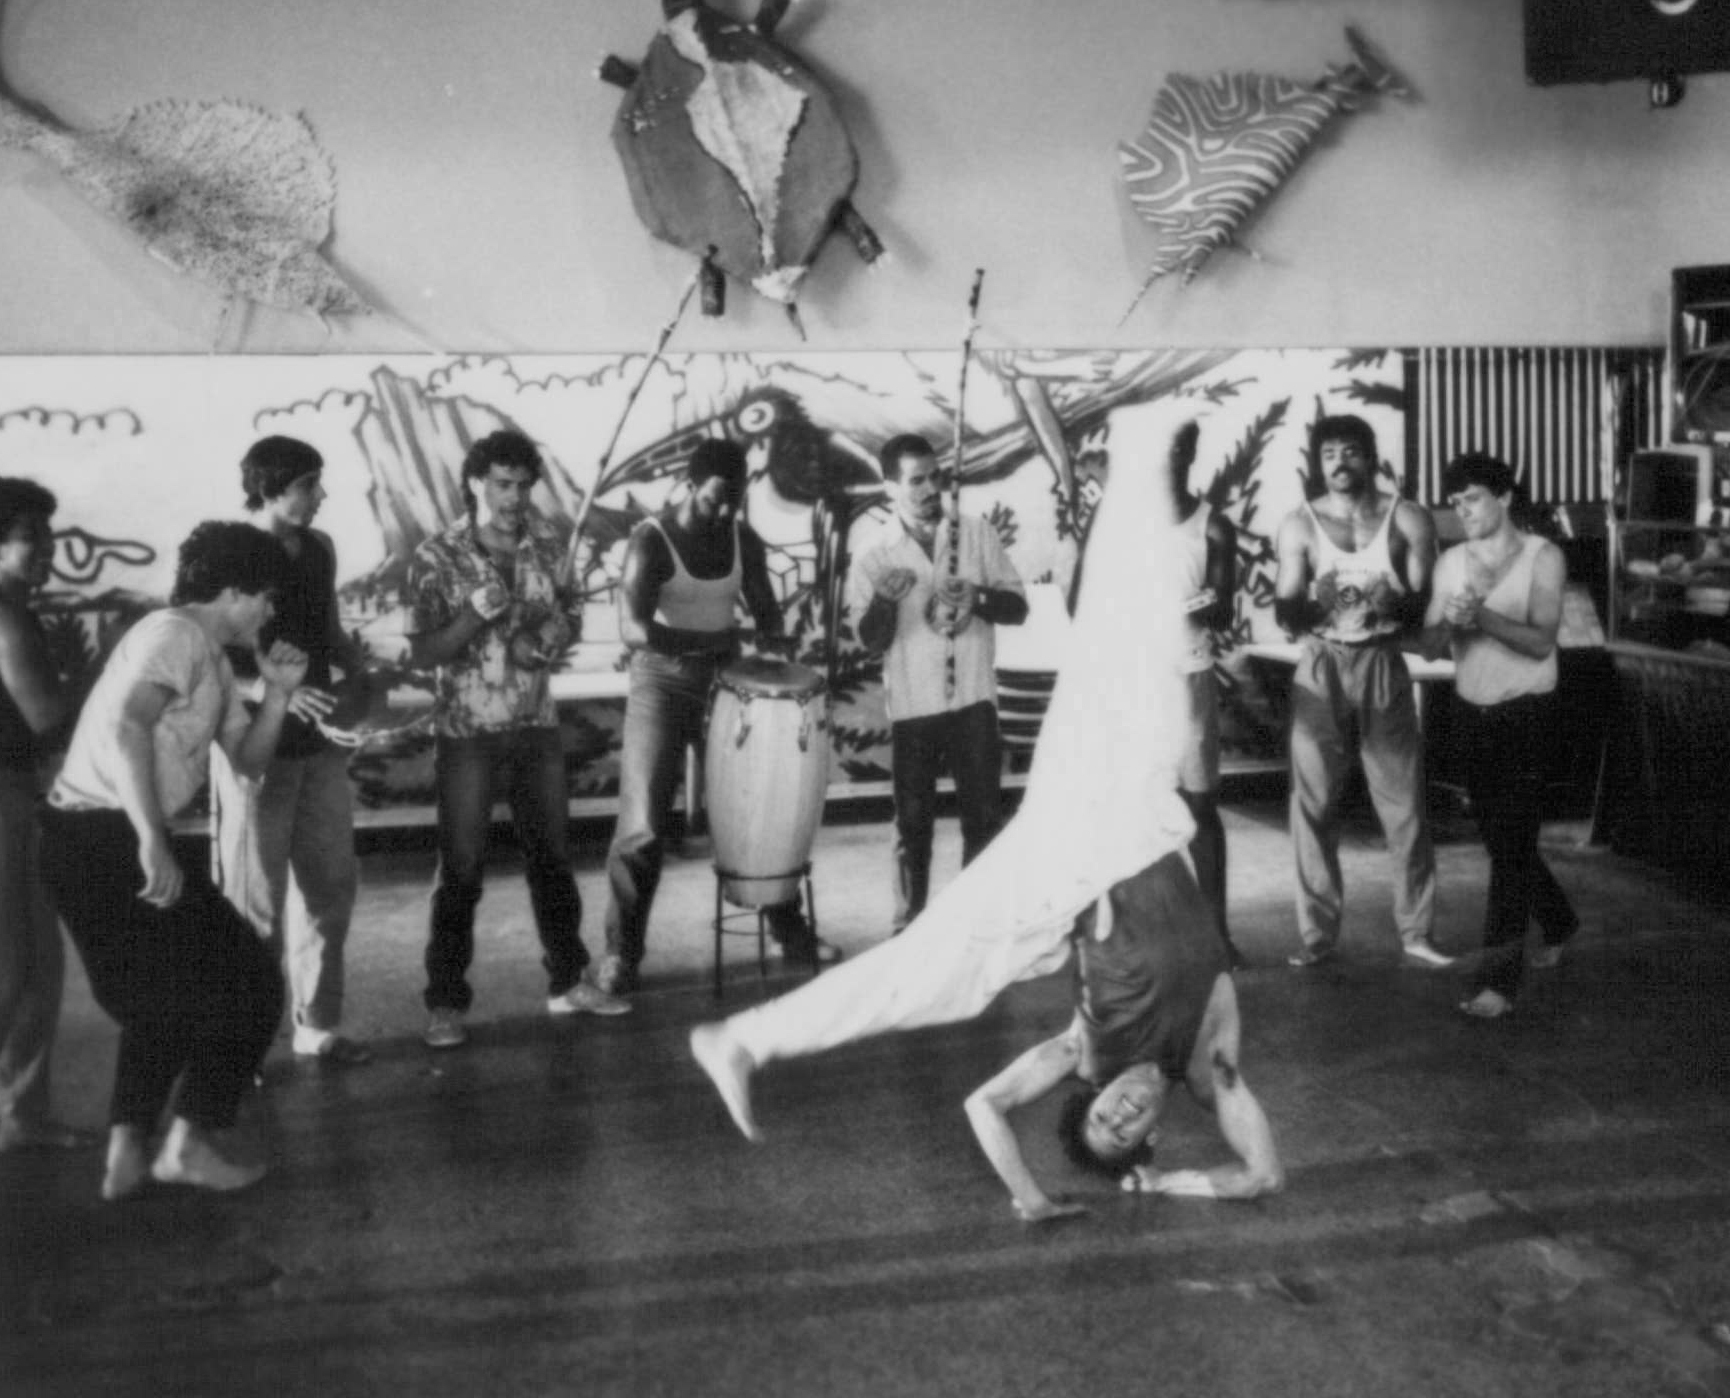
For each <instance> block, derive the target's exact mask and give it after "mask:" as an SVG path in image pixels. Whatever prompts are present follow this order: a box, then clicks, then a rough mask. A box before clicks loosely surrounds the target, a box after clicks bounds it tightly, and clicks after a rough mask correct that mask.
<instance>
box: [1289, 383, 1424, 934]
mask: <svg viewBox="0 0 1730 1398" xmlns="http://www.w3.org/2000/svg"><path fill="white" fill-rule="evenodd" d="M1310 456H1311V460H1312V462H1313V463H1314V467H1315V470H1316V472H1317V473H1318V474H1319V475H1320V477H1321V484H1322V490H1321V493H1320V494H1319V495H1316V496H1314V497H1313V498H1312V499H1310V500H1308V501H1306V502H1305V503H1304V504H1301V505H1299V506H1298V507H1297V509H1295V510H1293V511H1292V512H1291V513H1290V514H1289V515H1287V516H1286V518H1285V520H1284V521H1283V522H1282V523H1281V525H1280V529H1279V539H1278V545H1277V548H1278V556H1279V576H1278V580H1277V582H1276V584H1275V590H1274V615H1275V617H1276V618H1277V619H1278V621H1279V623H1280V625H1282V626H1283V627H1284V628H1285V629H1286V631H1287V632H1288V633H1289V634H1291V635H1293V636H1301V637H1302V650H1301V654H1300V656H1299V658H1298V663H1297V669H1296V671H1295V673H1294V674H1293V677H1292V694H1291V703H1292V725H1291V787H1292V789H1291V838H1292V848H1293V852H1294V853H1295V855H1296V860H1297V913H1298V933H1299V935H1300V936H1301V937H1302V939H1303V945H1302V947H1301V948H1300V949H1299V950H1298V951H1297V952H1296V953H1295V954H1294V955H1293V956H1292V957H1291V958H1290V960H1291V964H1292V965H1294V966H1315V965H1319V964H1320V963H1322V962H1324V961H1327V960H1330V959H1331V958H1332V957H1333V956H1334V955H1335V954H1336V950H1337V945H1338V942H1339V936H1340V916H1341V909H1342V894H1341V888H1340V862H1339V842H1340V827H1339V798H1340V789H1341V787H1342V786H1343V785H1344V782H1345V778H1346V772H1347V769H1348V766H1349V764H1350V761H1351V756H1352V749H1353V748H1354V747H1355V748H1356V750H1357V755H1358V757H1359V759H1360V761H1361V762H1362V764H1363V770H1364V777H1365V780H1366V782H1367V784H1368V786H1369V791H1370V799H1371V800H1372V801H1373V802H1374V804H1375V808H1376V814H1377V816H1378V817H1379V818H1380V820H1381V824H1382V831H1383V833H1384V834H1385V835H1386V836H1387V843H1388V859H1389V863H1390V864H1391V866H1392V872H1393V883H1394V925H1395V927H1396V929H1397V930H1398V932H1399V935H1400V942H1401V945H1402V946H1403V948H1404V951H1405V955H1406V958H1407V960H1409V961H1412V962H1414V963H1415V964H1417V965H1420V966H1426V967H1441V966H1447V965H1450V964H1452V962H1453V960H1454V958H1453V957H1451V956H1448V955H1447V954H1445V953H1444V952H1442V951H1439V950H1438V949H1437V947H1436V945H1435V942H1434V941H1433V940H1432V934H1433V932H1434V929H1435V916H1436V860H1435V852H1434V850H1433V848H1432V847H1431V844H1430V831H1429V820H1428V815H1427V812H1426V810H1425V793H1424V749H1423V734H1422V732H1421V731H1420V729H1419V727H1418V712H1417V704H1416V699H1415V696H1414V694H1413V691H1412V680H1411V675H1410V674H1409V673H1408V671H1407V669H1406V662H1405V658H1404V656H1403V655H1402V654H1401V650H1400V644H1401V638H1402V636H1405V635H1407V634H1408V633H1415V632H1416V631H1417V629H1419V628H1420V627H1421V626H1422V625H1423V618H1424V607H1425V604H1426V602H1427V599H1428V594H1429V587H1430V574H1431V572H1432V571H1433V569H1434V568H1435V563H1436V530H1435V524H1434V523H1433V522H1432V520H1431V519H1430V516H1429V513H1428V511H1426V510H1424V509H1421V508H1420V507H1419V506H1417V505H1414V504H1412V503H1410V502H1409V501H1405V500H1401V499H1400V498H1399V497H1398V496H1397V495H1393V494H1386V493H1384V492H1383V491H1382V490H1381V489H1379V488H1378V486H1377V484H1376V473H1377V471H1378V469H1379V467H1380V461H1381V458H1380V456H1379V455H1378V454H1377V450H1376V434H1375V431H1374V429H1372V428H1371V427H1370V425H1369V424H1368V423H1367V422H1365V421H1364V420H1363V419H1362V418H1360V417H1351V416H1343V417H1323V418H1321V419H1319V420H1318V421H1317V422H1316V424H1315V426H1314V427H1312V428H1311V429H1310Z"/></svg>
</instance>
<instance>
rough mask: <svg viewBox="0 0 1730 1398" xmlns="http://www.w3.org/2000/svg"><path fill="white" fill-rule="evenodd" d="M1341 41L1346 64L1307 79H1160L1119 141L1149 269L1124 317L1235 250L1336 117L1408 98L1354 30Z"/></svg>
mask: <svg viewBox="0 0 1730 1398" xmlns="http://www.w3.org/2000/svg"><path fill="white" fill-rule="evenodd" d="M1346 42H1347V43H1348V44H1349V45H1350V46H1351V51H1352V58H1351V61H1350V62H1349V63H1346V64H1344V65H1343V66H1342V65H1338V64H1330V65H1329V67H1328V70H1327V73H1326V74H1325V75H1324V76H1323V77H1322V78H1321V79H1320V80H1319V81H1317V82H1314V83H1311V84H1308V85H1304V84H1301V83H1297V82H1294V81H1292V80H1291V79H1289V78H1281V77H1270V76H1268V75H1266V74H1262V73H1220V74H1218V75H1216V76H1214V77H1211V78H1205V79H1204V78H1192V77H1188V76H1186V75H1184V74H1182V73H1173V74H1172V75H1171V76H1170V77H1169V78H1167V79H1166V83H1165V86H1164V87H1162V88H1161V89H1160V91H1159V95H1158V96H1157V97H1155V98H1154V102H1153V113H1152V115H1151V116H1150V117H1149V118H1148V121H1147V129H1146V130H1145V131H1143V132H1142V134H1141V136H1140V137H1139V138H1138V139H1137V140H1134V141H1128V142H1125V143H1123V144H1122V145H1120V146H1119V147H1118V159H1119V161H1120V163H1121V166H1122V175H1123V185H1124V189H1125V191H1126V192H1127V193H1128V195H1129V202H1130V205H1131V207H1132V208H1133V209H1134V210H1135V212H1136V215H1137V216H1138V217H1139V218H1140V219H1141V221H1142V222H1143V223H1145V224H1147V225H1148V226H1149V227H1150V228H1152V229H1153V231H1154V235H1155V244H1154V254H1153V262H1152V265H1151V266H1150V267H1149V268H1148V271H1147V275H1146V277H1145V278H1143V280H1142V283H1141V286H1140V287H1139V288H1138V289H1137V291H1136V293H1135V299H1134V300H1133V301H1131V302H1130V304H1129V309H1128V310H1126V311H1125V312H1124V317H1123V318H1124V319H1125V320H1128V319H1129V315H1130V312H1132V311H1134V310H1135V308H1136V306H1137V305H1138V304H1139V303H1140V301H1141V298H1142V297H1143V296H1145V295H1146V294H1147V290H1148V288H1149V287H1151V286H1152V285H1153V283H1154V282H1156V281H1157V280H1158V279H1159V278H1161V277H1163V276H1168V275H1170V274H1171V273H1173V272H1180V273H1182V275H1183V280H1184V282H1185V283H1186V284H1187V283H1188V282H1189V281H1191V280H1192V279H1193V278H1194V277H1195V274H1196V273H1197V272H1199V271H1200V270H1201V268H1202V265H1203V264H1204V263H1205V262H1206V261H1207V260H1208V258H1210V257H1211V256H1213V254H1214V253H1215V252H1217V251H1219V249H1220V248H1222V247H1229V246H1236V245H1237V232H1238V229H1239V227H1240V226H1241V225H1242V224H1243V222H1244V220H1246V219H1247V218H1249V217H1250V216H1251V215H1252V214H1254V213H1255V212H1256V210H1257V209H1259V208H1260V207H1261V206H1262V205H1263V204H1265V203H1266V202H1267V201H1268V200H1269V199H1270V198H1271V197H1272V196H1273V194H1274V192H1275V191H1276V190H1277V189H1278V188H1279V187H1280V185H1281V184H1283V183H1284V182H1285V180H1286V179H1287V178H1288V177H1289V176H1290V175H1291V173H1292V171H1293V170H1294V169H1295V168H1296V167H1297V164H1298V162H1299V161H1300V160H1302V159H1303V157H1304V155H1305V154H1306V153H1307V152H1308V151H1309V149H1310V148H1311V147H1312V146H1313V145H1314V144H1315V141H1316V139H1317V137H1319V136H1320V135H1321V134H1322V132H1323V131H1324V130H1325V129H1326V128H1327V126H1328V125H1329V124H1330V123H1331V122H1332V121H1333V120H1334V119H1335V118H1336V117H1338V116H1340V115H1341V114H1342V113H1347V112H1355V111H1356V110H1357V109H1358V108H1359V107H1360V106H1361V105H1363V103H1364V102H1366V101H1368V100H1370V99H1371V98H1373V97H1376V96H1379V95H1380V94H1382V93H1384V92H1385V93H1391V94H1393V95H1395V96H1401V97H1404V96H1408V95H1409V92H1408V89H1407V87H1406V85H1405V83H1404V82H1403V81H1402V80H1401V78H1400V76H1399V74H1397V73H1396V72H1394V70H1393V69H1392V68H1390V67H1389V66H1388V65H1387V63H1386V62H1385V61H1383V59H1382V58H1381V56H1380V55H1378V54H1377V53H1376V52H1375V51H1374V50H1373V49H1372V48H1370V46H1369V44H1368V43H1366V42H1365V41H1364V38H1363V36H1362V35H1360V34H1359V33H1358V32H1357V31H1356V30H1355V29H1347V30H1346Z"/></svg>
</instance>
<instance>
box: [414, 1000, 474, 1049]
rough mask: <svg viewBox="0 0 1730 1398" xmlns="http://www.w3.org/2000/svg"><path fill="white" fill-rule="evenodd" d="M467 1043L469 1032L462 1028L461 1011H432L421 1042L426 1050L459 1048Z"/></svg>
mask: <svg viewBox="0 0 1730 1398" xmlns="http://www.w3.org/2000/svg"><path fill="white" fill-rule="evenodd" d="M468 1041H469V1031H468V1030H467V1029H466V1028H464V1026H463V1012H462V1011H461V1010H434V1011H433V1012H432V1016H431V1017H430V1018H429V1019H428V1020H427V1026H426V1030H425V1032H424V1033H422V1035H421V1042H423V1043H424V1044H425V1045H426V1046H427V1047H428V1048H435V1049H448V1048H461V1047H462V1046H463V1045H464V1044H466V1043H467V1042H468Z"/></svg>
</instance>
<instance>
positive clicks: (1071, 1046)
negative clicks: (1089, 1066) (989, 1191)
mask: <svg viewBox="0 0 1730 1398" xmlns="http://www.w3.org/2000/svg"><path fill="white" fill-rule="evenodd" d="M1080 1061H1081V1047H1080V1041H1079V1039H1078V1037H1077V1035H1076V1032H1075V1029H1074V1028H1073V1027H1071V1028H1070V1029H1068V1030H1065V1031H1064V1032H1063V1033H1062V1034H1059V1035H1057V1036H1056V1037H1055V1038H1051V1039H1047V1040H1046V1041H1045V1042H1044V1043H1042V1044H1036V1045H1034V1047H1032V1048H1030V1049H1028V1050H1027V1052H1026V1053H1024V1054H1022V1055H1021V1056H1020V1057H1019V1058H1017V1059H1016V1060H1015V1061H1014V1062H1013V1063H1011V1064H1010V1065H1009V1066H1008V1067H1007V1068H1005V1069H1004V1070H1003V1071H1002V1072H1000V1073H999V1074H998V1075H997V1076H996V1077H994V1078H992V1079H991V1080H990V1081H989V1082H987V1083H985V1084H984V1085H983V1086H981V1087H979V1088H976V1089H975V1090H974V1091H973V1093H972V1094H971V1095H970V1096H969V1097H968V1099H967V1103H966V1110H967V1120H968V1122H969V1123H970V1124H971V1125H972V1127H973V1134H974V1135H975V1136H976V1137H977V1138H978V1139H979V1146H980V1149H982V1150H983V1151H984V1152H985V1158H986V1159H987V1160H989V1161H990V1162H991V1168H992V1169H994V1170H995V1171H997V1177H998V1178H999V1179H1001V1180H1002V1181H1003V1183H1004V1184H1005V1185H1006V1186H1007V1187H1008V1189H1009V1194H1010V1197H1011V1199H1012V1200H1013V1201H1014V1208H1015V1212H1016V1214H1017V1216H1018V1217H1020V1218H1022V1219H1024V1220H1026V1221H1027V1222H1029V1223H1037V1222H1039V1221H1040V1220H1042V1219H1047V1218H1056V1217H1059V1216H1061V1215H1064V1214H1072V1213H1078V1212H1080V1210H1081V1206H1080V1205H1078V1204H1066V1203H1063V1202H1060V1201H1056V1200H1053V1199H1052V1198H1050V1197H1049V1196H1048V1195H1047V1194H1046V1192H1045V1191H1044V1190H1043V1189H1042V1188H1041V1187H1040V1185H1039V1181H1038V1180H1036V1179H1034V1178H1033V1172H1032V1171H1031V1170H1029V1169H1028V1168H1027V1162H1026V1160H1025V1159H1024V1158H1023V1157H1022V1154H1021V1142H1020V1140H1019V1139H1018V1138H1017V1136H1016V1134H1015V1128H1014V1127H1013V1126H1011V1125H1010V1124H1009V1113H1010V1112H1011V1111H1013V1110H1014V1109H1015V1108H1016V1107H1021V1106H1025V1105H1026V1104H1027V1103H1029V1102H1034V1101H1037V1100H1038V1099H1039V1098H1041V1097H1043V1096H1045V1094H1046V1093H1048V1092H1050V1091H1051V1089H1052V1088H1054V1087H1056V1086H1057V1084H1058V1083H1060V1082H1062V1081H1063V1080H1064V1079H1065V1078H1067V1077H1069V1076H1070V1075H1071V1074H1072V1073H1074V1071H1075V1069H1076V1067H1077V1066H1078V1065H1079V1063H1080Z"/></svg>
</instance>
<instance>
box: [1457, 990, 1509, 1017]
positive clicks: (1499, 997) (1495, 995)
mask: <svg viewBox="0 0 1730 1398" xmlns="http://www.w3.org/2000/svg"><path fill="white" fill-rule="evenodd" d="M1513 1012H1514V1002H1513V1001H1512V1000H1510V999H1508V997H1507V996H1506V995H1504V994H1502V992H1501V991H1499V990H1480V991H1479V992H1478V993H1477V994H1476V995H1474V996H1473V997H1472V998H1471V999H1470V1000H1462V1001H1460V1013H1461V1014H1463V1015H1469V1016H1471V1018H1473V1019H1500V1018H1501V1017H1502V1016H1503V1015H1506V1014H1512V1013H1513Z"/></svg>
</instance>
